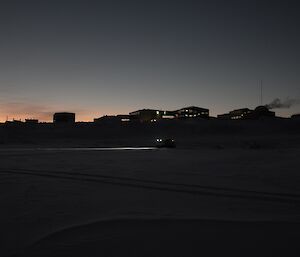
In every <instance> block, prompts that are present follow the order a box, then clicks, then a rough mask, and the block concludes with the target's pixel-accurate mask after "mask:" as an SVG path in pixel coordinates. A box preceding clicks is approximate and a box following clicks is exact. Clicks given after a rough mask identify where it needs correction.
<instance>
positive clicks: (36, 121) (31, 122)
mask: <svg viewBox="0 0 300 257" xmlns="http://www.w3.org/2000/svg"><path fill="white" fill-rule="evenodd" d="M25 122H26V123H27V124H38V123H39V120H37V119H25Z"/></svg>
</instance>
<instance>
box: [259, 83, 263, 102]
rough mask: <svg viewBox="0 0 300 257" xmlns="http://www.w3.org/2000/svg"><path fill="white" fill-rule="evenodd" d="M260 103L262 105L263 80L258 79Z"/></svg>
mask: <svg viewBox="0 0 300 257" xmlns="http://www.w3.org/2000/svg"><path fill="white" fill-rule="evenodd" d="M260 105H263V81H262V80H260Z"/></svg>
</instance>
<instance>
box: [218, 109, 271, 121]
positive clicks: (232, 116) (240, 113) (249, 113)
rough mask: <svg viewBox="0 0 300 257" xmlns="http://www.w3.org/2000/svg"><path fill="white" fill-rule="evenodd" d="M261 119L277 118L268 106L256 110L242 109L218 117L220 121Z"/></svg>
mask: <svg viewBox="0 0 300 257" xmlns="http://www.w3.org/2000/svg"><path fill="white" fill-rule="evenodd" d="M261 117H275V112H272V111H270V110H269V109H268V108H267V107H266V106H258V107H256V108H255V110H250V109H248V108H242V109H237V110H233V111H231V112H229V113H225V114H220V115H218V119H223V120H246V119H259V118H261Z"/></svg>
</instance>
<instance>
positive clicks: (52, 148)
mask: <svg viewBox="0 0 300 257" xmlns="http://www.w3.org/2000/svg"><path fill="white" fill-rule="evenodd" d="M155 149H157V147H61V148H60V147H50V148H49V147H47V148H8V149H0V151H129V150H135V151H137V150H138V151H145V150H155Z"/></svg>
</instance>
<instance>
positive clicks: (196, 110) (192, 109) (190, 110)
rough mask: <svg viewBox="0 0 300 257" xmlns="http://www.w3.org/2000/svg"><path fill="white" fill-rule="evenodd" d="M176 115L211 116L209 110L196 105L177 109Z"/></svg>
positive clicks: (183, 116)
mask: <svg viewBox="0 0 300 257" xmlns="http://www.w3.org/2000/svg"><path fill="white" fill-rule="evenodd" d="M175 113H176V117H177V118H179V119H182V118H184V119H185V118H204V119H208V118H209V110H208V109H205V108H200V107H196V106H189V107H185V108H182V109H179V110H177V111H175Z"/></svg>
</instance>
